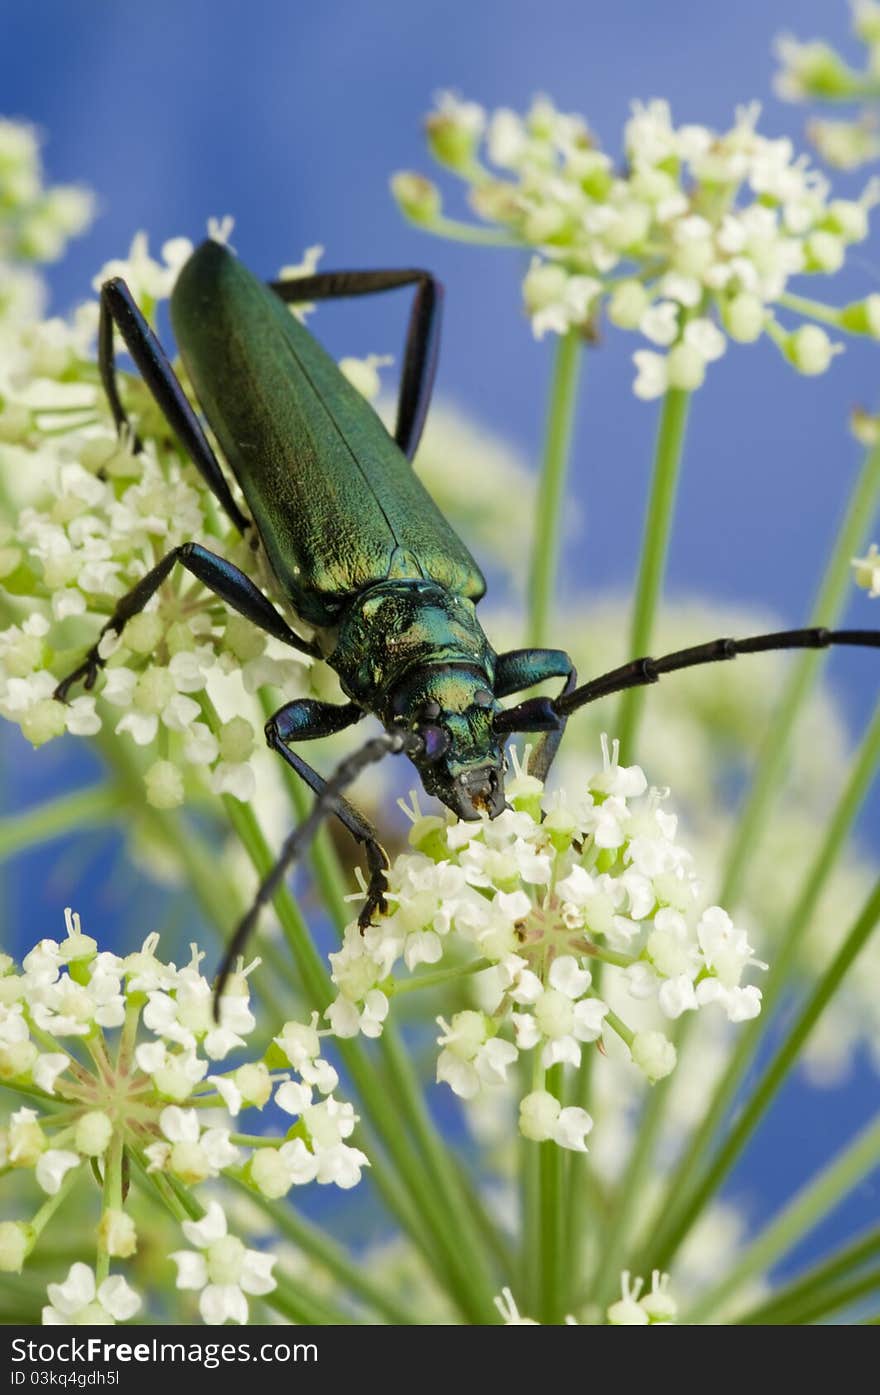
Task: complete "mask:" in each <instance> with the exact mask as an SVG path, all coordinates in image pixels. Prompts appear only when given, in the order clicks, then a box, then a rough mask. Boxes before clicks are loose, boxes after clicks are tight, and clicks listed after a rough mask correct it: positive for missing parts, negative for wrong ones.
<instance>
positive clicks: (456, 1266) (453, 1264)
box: [224, 796, 495, 1322]
mask: <svg viewBox="0 0 880 1395" xmlns="http://www.w3.org/2000/svg"><path fill="white" fill-rule="evenodd" d="M224 804H225V805H226V808H227V812H228V814H229V817H230V820H231V822H232V825H233V828H234V829H235V831H236V832H237V834H238V836H239V838H240V840H241V843H242V846H243V847H244V849H245V851H246V852H247V854H248V856H249V857H250V859H251V861H252V862H253V865H254V868H255V870H256V872H257V875H258V876H259V877H260V878H263V877H265V876H266V875H267V873H268V872H269V871H270V870H271V868H272V866H273V864H274V858H273V855H272V851H271V849H270V847H269V845H268V843H267V842H266V839H265V837H264V835H263V832H262V830H261V829H260V827H259V824H258V823H257V820H256V816H255V815H254V812H253V810H252V808H251V807H250V806H249V805H243V804H240V803H239V802H238V800H236V799H233V798H231V796H224ZM273 905H274V907H275V911H276V913H277V915H278V918H279V921H280V923H281V927H282V931H283V933H284V936H285V939H286V940H287V943H288V946H289V948H290V951H291V953H292V955H293V958H294V962H295V963H296V966H297V969H298V971H299V974H300V976H301V978H302V983H303V987H304V990H305V993H306V997H307V999H308V1001H309V1003H310V1005H311V1006H312V1008H314V1009H315V1011H317V1012H319V1013H323V1012H324V1010H325V1008H326V1007H327V1006H328V1004H329V1003H330V1002H331V1001H332V999H333V996H334V995H333V985H332V983H331V981H330V978H329V976H328V974H327V973H326V971H325V969H324V965H323V962H322V960H321V957H320V955H319V954H318V951H317V949H316V948H315V946H314V944H313V942H312V939H311V937H310V935H309V933H308V927H307V926H306V923H305V921H304V920H303V917H302V914H301V912H300V910H299V907H298V906H297V904H296V902H295V901H294V899H293V897H292V895H291V894H290V892H289V890H288V889H287V887H286V886H281V887H279V889H278V891H277V892H276V894H275V896H274V898H273ZM337 1044H338V1049H339V1052H340V1055H341V1056H342V1058H343V1060H344V1062H345V1065H346V1068H347V1070H348V1072H349V1074H350V1076H351V1078H352V1080H353V1081H354V1084H355V1087H356V1089H357V1091H358V1093H359V1095H360V1097H361V1099H362V1101H363V1103H364V1107H365V1108H366V1109H367V1111H368V1113H369V1114H370V1117H371V1119H372V1122H373V1125H374V1127H375V1129H376V1131H377V1132H378V1134H379V1136H380V1137H381V1138H382V1140H383V1143H384V1144H385V1146H386V1147H387V1149H388V1152H389V1155H390V1156H391V1157H392V1158H393V1159H394V1161H395V1165H396V1166H397V1168H398V1170H399V1172H400V1174H401V1177H402V1180H403V1181H404V1184H405V1186H406V1188H407V1190H408V1191H409V1193H410V1197H411V1199H412V1201H413V1202H414V1204H415V1206H416V1210H417V1211H418V1213H419V1216H420V1218H421V1220H422V1221H423V1222H424V1223H425V1224H426V1225H427V1227H428V1228H429V1230H430V1232H431V1234H432V1236H433V1241H434V1244H435V1245H437V1246H438V1247H439V1249H440V1250H441V1252H442V1253H443V1255H444V1256H445V1261H446V1265H447V1267H448V1270H449V1274H450V1282H451V1283H452V1285H453V1288H454V1291H455V1293H456V1296H457V1298H458V1300H459V1302H460V1303H461V1304H462V1305H463V1307H464V1308H465V1310H466V1311H467V1312H468V1314H469V1315H470V1316H471V1318H472V1320H474V1321H476V1322H484V1321H486V1320H487V1319H488V1320H489V1321H494V1320H495V1316H494V1309H493V1308H492V1287H491V1283H490V1281H489V1279H488V1277H487V1276H486V1274H485V1270H484V1266H483V1265H482V1264H480V1263H479V1261H478V1258H477V1257H476V1256H474V1255H470V1254H468V1252H467V1250H466V1248H465V1247H463V1246H462V1239H463V1238H465V1239H466V1238H467V1237H466V1236H465V1237H463V1235H462V1233H461V1232H460V1231H456V1232H454V1233H453V1231H451V1229H450V1216H451V1215H454V1214H455V1213H454V1212H452V1213H450V1211H449V1208H448V1207H446V1206H444V1204H443V1198H442V1197H438V1196H437V1195H436V1193H435V1188H434V1186H433V1185H432V1183H431V1179H430V1178H429V1177H426V1175H425V1168H424V1165H423V1163H422V1161H421V1159H420V1158H419V1155H418V1154H417V1153H416V1152H415V1151H414V1150H413V1148H412V1145H411V1144H410V1142H409V1140H408V1139H407V1138H406V1135H405V1134H404V1132H403V1130H402V1129H401V1121H400V1118H399V1116H398V1115H397V1113H396V1112H395V1110H394V1107H393V1105H392V1102H391V1101H390V1100H389V1098H388V1095H387V1092H386V1091H385V1090H384V1088H383V1086H382V1082H381V1079H380V1077H379V1075H378V1073H377V1071H376V1069H375V1067H374V1065H373V1063H372V1062H371V1061H370V1059H369V1057H368V1056H367V1054H366V1052H365V1051H364V1048H363V1047H362V1045H361V1043H360V1042H359V1041H358V1040H357V1039H356V1038H353V1039H351V1040H340V1041H339V1042H338V1043H337Z"/></svg>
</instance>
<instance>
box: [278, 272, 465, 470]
mask: <svg viewBox="0 0 880 1395" xmlns="http://www.w3.org/2000/svg"><path fill="white" fill-rule="evenodd" d="M269 285H270V287H271V289H272V290H273V291H274V292H275V294H276V295H277V296H280V297H281V299H282V300H283V301H284V302H285V303H286V304H288V305H295V304H296V303H297V302H301V301H308V300H335V299H337V298H342V297H347V296H355V295H375V294H377V293H378V292H381V291H393V290H396V289H397V288H398V287H399V286H415V287H416V293H415V297H414V299H413V303H412V310H411V311H410V317H409V326H408V329H407V334H406V348H405V350H404V356H403V371H402V372H401V375H400V389H399V392H398V398H397V424H396V426H395V428H394V439H395V441H396V442H397V444H398V445H399V446H400V449H401V450H402V451H403V453H404V455H405V456H406V457H407V459H409V460H412V458H413V456H414V455H415V453H416V450H417V449H418V445H419V441H420V440H421V436H422V430H423V428H424V425H425V417H426V416H427V414H428V407H429V405H430V402H431V392H432V389H433V386H434V377H435V374H436V372H437V354H438V350H439V347H440V318H441V311H442V306H443V287H442V286H441V284H440V282H439V281H437V280H436V279H435V278H434V277H433V276H432V275H431V273H430V272H429V271H421V270H419V269H417V268H408V269H405V270H401V271H398V270H390V271H321V272H317V273H315V275H313V276H302V277H297V278H296V279H295V280H291V281H270V282H269Z"/></svg>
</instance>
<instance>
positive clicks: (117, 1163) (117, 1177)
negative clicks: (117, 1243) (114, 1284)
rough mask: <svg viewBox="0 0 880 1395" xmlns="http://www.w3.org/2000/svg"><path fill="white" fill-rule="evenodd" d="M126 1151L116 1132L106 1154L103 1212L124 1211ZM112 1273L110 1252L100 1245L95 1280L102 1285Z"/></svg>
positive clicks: (102, 1198)
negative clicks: (124, 1163) (123, 1193)
mask: <svg viewBox="0 0 880 1395" xmlns="http://www.w3.org/2000/svg"><path fill="white" fill-rule="evenodd" d="M123 1150H124V1140H123V1135H122V1134H121V1133H120V1132H119V1131H118V1130H114V1132H113V1134H112V1135H111V1138H110V1143H109V1145H108V1147H107V1152H106V1153H105V1154H104V1188H103V1194H102V1197H101V1209H102V1210H103V1211H121V1210H122V1154H123ZM109 1272H110V1252H109V1250H107V1249H106V1248H105V1246H104V1245H102V1244H101V1243H100V1241H99V1243H98V1255H97V1259H96V1261H95V1280H96V1282H97V1283H99V1284H101V1283H103V1281H104V1280H105V1279H106V1277H107V1275H108V1274H109Z"/></svg>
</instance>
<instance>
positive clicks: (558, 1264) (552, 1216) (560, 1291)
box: [532, 1065, 572, 1324]
mask: <svg viewBox="0 0 880 1395" xmlns="http://www.w3.org/2000/svg"><path fill="white" fill-rule="evenodd" d="M563 1078H564V1067H563V1066H561V1065H556V1066H551V1067H550V1069H549V1070H548V1071H547V1076H546V1081H545V1089H546V1090H547V1091H548V1092H549V1093H550V1094H551V1095H553V1096H554V1097H555V1098H556V1099H558V1100H559V1101H560V1102H561V1101H562V1089H563ZM532 1147H533V1148H536V1149H537V1150H538V1187H539V1202H538V1209H539V1215H540V1226H539V1249H538V1253H537V1256H536V1258H537V1266H538V1277H539V1286H538V1309H537V1313H536V1316H537V1317H538V1319H539V1320H540V1321H541V1322H543V1323H556V1324H558V1323H561V1322H563V1320H564V1318H565V1311H564V1308H565V1301H566V1297H567V1294H566V1292H565V1282H566V1248H567V1243H566V1242H568V1243H571V1240H572V1236H571V1235H569V1234H568V1233H567V1232H568V1226H567V1223H566V1217H565V1215H564V1212H563V1199H564V1195H565V1163H566V1158H565V1149H563V1148H560V1147H559V1145H558V1144H556V1143H553V1142H549V1143H533V1144H532Z"/></svg>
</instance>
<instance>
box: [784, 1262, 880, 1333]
mask: <svg viewBox="0 0 880 1395" xmlns="http://www.w3.org/2000/svg"><path fill="white" fill-rule="evenodd" d="M878 1293H880V1265H878V1266H877V1267H876V1268H874V1269H870V1270H869V1271H868V1272H867V1273H865V1274H861V1275H860V1276H859V1277H858V1278H855V1279H845V1280H844V1281H843V1282H842V1283H838V1284H834V1285H829V1286H828V1288H827V1289H824V1290H823V1292H822V1293H820V1294H817V1295H816V1296H815V1297H814V1299H813V1301H812V1302H811V1303H807V1304H805V1305H804V1306H803V1307H801V1308H800V1309H799V1311H798V1313H797V1315H796V1316H794V1317H792V1318H790V1319H786V1323H785V1325H786V1326H787V1327H790V1326H792V1325H794V1324H799V1325H804V1324H807V1323H809V1324H815V1323H818V1321H819V1319H820V1318H827V1317H831V1316H832V1315H833V1314H834V1313H839V1312H841V1311H842V1309H844V1308H850V1307H852V1305H853V1304H854V1303H857V1302H858V1300H859V1299H860V1298H868V1297H876V1295H877V1294H878Z"/></svg>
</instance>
